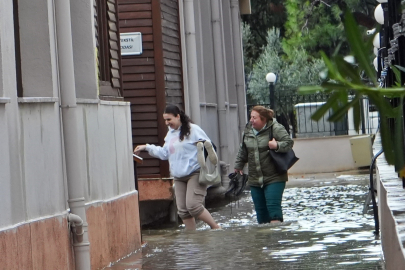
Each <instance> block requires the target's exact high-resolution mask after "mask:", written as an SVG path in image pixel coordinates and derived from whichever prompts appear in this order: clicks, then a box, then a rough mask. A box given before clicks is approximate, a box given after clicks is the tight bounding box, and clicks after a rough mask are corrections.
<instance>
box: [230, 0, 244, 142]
mask: <svg viewBox="0 0 405 270" xmlns="http://www.w3.org/2000/svg"><path fill="white" fill-rule="evenodd" d="M239 10H240V9H239V0H231V18H232V33H233V51H234V54H233V55H234V61H235V78H236V97H237V100H238V115H239V135H240V136H241V135H242V132H243V130H244V129H245V125H246V122H247V119H246V111H247V106H246V94H245V72H244V64H243V57H242V55H243V49H242V48H243V46H242V36H241V29H240V28H241V25H240V13H239Z"/></svg>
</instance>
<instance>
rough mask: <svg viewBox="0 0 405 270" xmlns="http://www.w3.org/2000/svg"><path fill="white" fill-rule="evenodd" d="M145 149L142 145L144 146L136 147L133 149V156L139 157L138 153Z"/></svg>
mask: <svg viewBox="0 0 405 270" xmlns="http://www.w3.org/2000/svg"><path fill="white" fill-rule="evenodd" d="M145 149H146V145H145V144H144V145H138V146H137V147H135V149H134V154H135V155H139V153H140V152H141V151H144V150H145Z"/></svg>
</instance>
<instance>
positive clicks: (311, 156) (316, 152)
mask: <svg viewBox="0 0 405 270" xmlns="http://www.w3.org/2000/svg"><path fill="white" fill-rule="evenodd" d="M350 138H352V136H331V137H323V138H306V139H294V148H293V149H294V152H295V154H296V156H297V157H299V161H298V162H297V163H296V164H295V165H294V166H293V167H292V168H291V169H290V170H289V171H288V172H289V173H290V174H305V173H324V172H337V171H346V170H352V169H356V168H357V166H356V164H355V163H354V160H353V157H352V151H351V147H350Z"/></svg>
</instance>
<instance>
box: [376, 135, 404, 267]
mask: <svg viewBox="0 0 405 270" xmlns="http://www.w3.org/2000/svg"><path fill="white" fill-rule="evenodd" d="M374 149H375V151H374V152H375V153H374V154H377V152H378V151H379V150H380V149H381V142H380V137H379V135H378V134H377V138H376V142H375V143H374ZM376 175H377V179H376V183H377V184H376V185H377V187H376V188H377V197H378V198H377V201H378V202H377V205H378V215H379V224H380V236H381V245H382V250H383V253H384V260H385V267H386V269H387V270H402V269H405V248H404V245H405V238H404V232H405V222H404V221H405V189H404V188H403V186H402V179H400V178H399V177H398V174H397V173H396V172H395V168H394V166H391V165H388V164H387V162H386V160H385V157H384V154H382V155H380V156H379V158H378V159H377V163H376Z"/></svg>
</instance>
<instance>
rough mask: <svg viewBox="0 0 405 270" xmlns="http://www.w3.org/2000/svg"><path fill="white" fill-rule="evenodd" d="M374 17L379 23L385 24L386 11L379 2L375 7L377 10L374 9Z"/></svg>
mask: <svg viewBox="0 0 405 270" xmlns="http://www.w3.org/2000/svg"><path fill="white" fill-rule="evenodd" d="M374 18H375V20H376V21H377V22H378V23H379V24H384V11H383V8H382V6H381V4H379V5H378V6H377V7H376V8H375V10H374Z"/></svg>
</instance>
